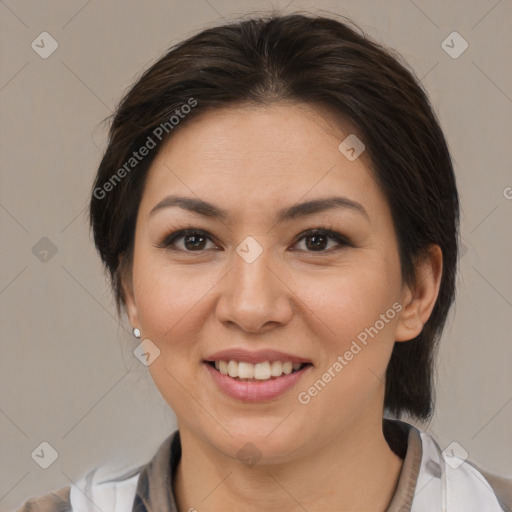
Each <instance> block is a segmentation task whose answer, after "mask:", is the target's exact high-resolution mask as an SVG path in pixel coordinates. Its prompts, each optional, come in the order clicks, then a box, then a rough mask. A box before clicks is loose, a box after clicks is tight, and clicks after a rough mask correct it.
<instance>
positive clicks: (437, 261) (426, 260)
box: [395, 244, 443, 341]
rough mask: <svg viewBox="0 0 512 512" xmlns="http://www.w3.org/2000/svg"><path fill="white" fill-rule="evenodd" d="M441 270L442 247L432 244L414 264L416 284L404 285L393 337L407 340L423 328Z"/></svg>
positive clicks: (439, 280) (434, 300) (396, 339)
mask: <svg viewBox="0 0 512 512" xmlns="http://www.w3.org/2000/svg"><path fill="white" fill-rule="evenodd" d="M442 270H443V254H442V251H441V248H440V247H439V246H438V245H437V244H432V245H430V246H429V248H428V250H427V252H426V254H424V255H423V256H421V257H420V258H419V261H417V263H416V265H415V273H416V284H415V285H413V286H411V287H409V286H407V285H406V286H405V287H404V293H403V297H402V306H403V309H402V311H401V313H400V318H399V321H398V324H397V327H396V331H395V341H409V340H411V339H413V338H415V337H416V336H418V335H419V334H420V332H421V331H422V329H423V326H424V325H425V323H426V322H427V320H428V319H429V317H430V314H431V313H432V310H433V309H434V305H435V303H436V300H437V296H438V294H439V287H440V285H441V276H442Z"/></svg>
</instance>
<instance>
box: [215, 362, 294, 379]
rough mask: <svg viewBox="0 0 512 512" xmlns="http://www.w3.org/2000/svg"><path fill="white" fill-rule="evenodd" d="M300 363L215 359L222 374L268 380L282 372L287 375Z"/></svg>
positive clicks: (279, 375) (216, 365)
mask: <svg viewBox="0 0 512 512" xmlns="http://www.w3.org/2000/svg"><path fill="white" fill-rule="evenodd" d="M300 367H301V363H292V362H290V361H285V362H284V363H283V362H281V361H272V363H270V362H269V361H265V362H263V363H256V364H252V363H247V362H245V361H233V360H231V361H215V368H216V369H217V370H219V372H220V373H222V374H223V375H229V376H230V377H233V378H239V379H256V380H269V379H270V378H272V377H281V375H283V373H284V374H285V375H289V374H290V373H292V371H294V370H298V369H299V368H300Z"/></svg>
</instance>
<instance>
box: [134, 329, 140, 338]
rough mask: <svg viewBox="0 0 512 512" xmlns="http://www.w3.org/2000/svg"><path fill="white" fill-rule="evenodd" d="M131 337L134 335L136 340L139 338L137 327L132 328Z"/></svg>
mask: <svg viewBox="0 0 512 512" xmlns="http://www.w3.org/2000/svg"><path fill="white" fill-rule="evenodd" d="M133 335H134V336H135V337H136V338H140V329H137V327H134V328H133Z"/></svg>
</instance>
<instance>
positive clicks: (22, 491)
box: [0, 0, 512, 510]
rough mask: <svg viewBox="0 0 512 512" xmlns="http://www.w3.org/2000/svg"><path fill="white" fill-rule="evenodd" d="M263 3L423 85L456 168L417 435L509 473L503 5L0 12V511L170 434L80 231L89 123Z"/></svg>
mask: <svg viewBox="0 0 512 512" xmlns="http://www.w3.org/2000/svg"><path fill="white" fill-rule="evenodd" d="M272 7H277V8H280V9H282V12H291V11H295V10H307V11H309V12H313V13H315V12H316V13H319V14H328V13H329V12H332V13H337V14H342V15H346V16H349V17H351V18H352V19H353V20H354V21H355V22H356V23H357V24H359V26H361V28H362V29H363V30H365V31H366V32H367V33H368V34H369V35H371V36H373V37H375V38H376V39H378V40H379V41H381V42H383V43H385V44H386V45H389V46H392V47H393V48H395V49H396V50H398V51H399V52H400V53H401V54H402V55H403V56H404V58H405V59H406V60H407V61H408V62H409V64H410V65H411V66H412V67H413V69H414V70H415V72H416V74H417V75H418V77H420V78H421V79H422V80H423V83H424V84H425V87H426V89H427V90H428V93H429V94H430V96H431V98H432V101H433V103H434V105H435V108H436V111H437V112H438V114H439V117H440V120H441V124H442V127H443V129H444V131H445V134H446V137H447V140H448V143H449V146H450V148H451V151H452V154H453V158H454V161H455V169H456V173H457V178H458V184H459V188H460V196H461V203H462V219H461V222H462V226H461V232H462V238H463V241H464V246H463V248H462V251H463V255H462V258H461V271H460V275H459V278H458V287H459V288H458V299H457V303H456V307H455V308H454V309H453V310H452V312H451V315H450V320H449V324H448V326H447V328H446V330H445V333H444V336H443V340H442V348H441V351H440V358H439V366H438V400H437V408H436V415H435V418H434V419H433V421H432V422H431V424H430V430H431V431H432V432H434V433H435V435H437V436H438V439H439V441H440V442H441V444H442V445H443V447H445V446H448V445H449V444H450V443H451V442H452V441H457V442H458V443H459V444H460V445H461V446H462V447H464V449H465V450H466V451H467V452H468V453H469V457H470V459H472V460H473V461H474V462H476V463H478V464H480V465H482V466H483V467H485V468H487V469H491V470H493V471H495V472H497V473H501V474H503V475H508V476H510V477H512V442H511V441H512V440H511V431H512V429H511V425H512V378H511V372H510V362H511V356H512V343H511V341H512V336H511V334H510V332H511V328H512V323H511V318H512V272H511V271H510V255H511V254H512V237H511V236H510V235H511V229H510V226H511V213H512V189H511V188H510V187H512V173H511V168H510V162H511V160H512V154H511V153H512V152H511V150H510V146H511V145H510V135H511V119H512V116H511V110H512V99H511V97H512V80H511V78H512V76H511V66H510V54H511V47H512V44H511V43H512V32H511V31H510V20H511V19H512V5H511V1H510V0H501V1H496V0H473V1H470V2H469V1H462V0H460V1H450V2H447V1H445V0H443V1H440V0H436V1H430V2H427V1H426V0H415V1H414V2H413V1H407V0H395V1H391V0H390V1H387V2H376V1H375V2H370V1H361V0H353V1H343V2H341V1H338V2H332V1H331V2H328V1H316V2H315V5H313V2H306V1H300V0H294V1H291V2H290V0H286V1H283V2H279V1H274V2H268V1H260V2H256V1H242V2H240V1H238V2H235V1H231V0H210V1H208V2H207V1H203V0H192V1H187V2H175V1H162V0H160V1H157V0H154V1H146V2H140V1H139V2H137V1H123V2H121V1H104V2H100V1H98V0H92V1H83V0H82V1H67V2H57V1H32V2H30V1H13V0H9V1H8V0H5V1H3V2H0V37H1V48H2V69H1V72H0V91H1V92H0V104H1V114H2V119H3V121H4V122H3V123H2V128H1V130H2V132H1V140H2V146H1V159H2V188H1V195H0V223H1V229H2V246H1V247H2V248H1V258H2V259H1V261H2V265H1V266H0V307H1V324H0V325H1V339H2V345H1V348H2V357H1V359H0V379H1V390H2V392H1V397H0V430H1V438H0V439H1V453H0V464H1V467H0V509H1V510H11V509H12V508H14V507H15V506H17V505H18V504H19V503H20V502H21V501H22V500H24V499H26V498H27V497H28V496H32V495H38V494H41V493H44V492H48V491H49V490H50V489H55V488H59V487H62V486H64V485H71V484H72V483H73V482H75V481H77V480H78V479H79V478H80V477H81V476H83V474H84V473H85V472H86V471H88V470H90V469H91V468H93V467H95V466H98V465H101V464H111V465H112V464H129V463H142V462H145V461H147V460H149V458H150V457H151V456H152V454H153V453H154V451H155V450H156V449H157V448H158V446H159V444H160V443H161V442H162V440H163V439H164V438H165V437H166V436H167V435H169V433H170V432H172V431H173V430H174V429H175V428H176V424H175V420H174V415H173V413H172V412H171V411H170V410H169V407H168V406H167V404H166V403H165V402H164V401H163V399H162V398H161V397H160V395H159V393H158V391H157V390H156V388H155V387H154V385H153V383H152V380H151V377H150V376H149V374H148V372H147V369H146V368H145V367H144V366H143V365H142V364H141V363H140V362H139V361H138V360H137V359H136V358H135V357H134V356H133V354H132V351H133V349H134V348H135V347H136V346H137V344H138V342H137V341H136V340H135V339H134V338H132V337H131V334H130V332H129V331H128V329H127V326H128V324H127V322H126V321H123V322H122V323H118V322H117V320H116V317H115V310H114V307H113V302H112V296H111V293H110V291H109V289H108V286H107V282H106V280H105V278H104V277H103V275H102V269H101V266H100V261H99V257H98V256H97V255H96V253H95V250H94V248H93V244H92V241H91V239H90V236H89V231H88V226H87V223H86V218H85V217H84V213H85V207H86V204H87V202H88V194H89V190H90V187H91V184H92V180H93V176H94V173H95V170H96V167H97V165H98V163H99V159H100V157H101V153H102V150H103V149H104V148H105V137H106V130H105V126H104V125H102V124H101V121H102V120H103V119H104V118H105V117H106V116H107V115H109V114H110V113H111V110H112V109H113V107H114V106H115V104H116V102H117V101H118V100H119V99H120V98H121V96H122V95H123V92H125V91H126V88H127V87H128V86H129V85H130V84H131V83H132V82H133V81H134V79H135V78H136V77H137V76H138V75H139V74H140V73H141V71H142V70H143V69H144V68H146V67H147V66H148V65H149V64H150V63H152V62H154V61H155V60H157V59H158V58H159V57H160V56H161V55H162V53H163V52H164V51H165V50H166V49H167V48H168V47H169V46H170V45H171V44H173V43H175V42H177V41H179V40H182V39H184V38H186V37H188V36H190V35H192V34H194V33H196V32H198V31H199V30H201V29H203V28H206V27H208V26H212V25H216V24H218V23H220V22H222V21H223V20H224V19H225V20H231V19H232V18H233V17H234V16H236V15H239V14H243V13H248V12H255V11H258V12H265V11H267V10H268V9H269V8H272ZM43 31H46V32H49V33H50V34H51V36H52V37H53V38H54V39H55V40H56V41H57V42H58V45H59V46H58V49H57V50H56V51H55V52H54V53H53V54H52V55H51V56H50V57H48V58H47V59H43V58H41V57H40V56H39V54H38V53H36V52H35V51H34V50H33V49H32V47H31V43H32V41H34V40H36V42H37V41H38V40H39V41H40V39H37V38H38V36H39V34H41V33H42V32H43ZM453 31H457V32H458V33H460V35H461V36H462V37H463V38H464V39H465V40H466V41H467V42H468V44H469V47H468V49H467V50H466V51H465V52H464V53H463V54H462V55H460V56H459V57H458V58H452V57H451V56H450V55H448V54H447V53H446V52H445V51H444V49H443V47H442V42H443V40H445V39H446V37H447V36H448V35H449V34H450V33H451V32H453ZM450 44H451V43H450ZM453 45H459V43H453ZM46 48H48V46H46ZM458 48H460V46H455V50H457V49H458ZM507 197H508V198H507ZM43 237H47V238H48V239H49V240H50V241H51V243H52V244H54V246H55V247H56V249H57V252H56V253H55V254H54V255H53V254H52V252H51V247H50V245H49V243H48V241H47V240H43V241H42V242H40V240H41V238H43ZM38 243H39V244H40V245H36V244H38ZM34 246H36V249H33V247H34ZM45 248H46V249H49V248H50V251H49V252H48V253H47V254H45V253H44V252H42V251H44V250H45ZM41 259H42V260H43V261H41ZM43 441H47V442H48V443H50V445H51V446H53V447H54V448H55V450H56V451H57V452H58V458H57V459H56V460H55V462H54V463H53V464H52V465H51V466H50V467H49V468H48V469H42V468H41V467H39V465H38V464H36V462H35V461H34V460H33V459H32V457H31V453H32V452H33V451H34V450H35V449H36V448H37V447H38V446H39V445H40V443H41V442H43Z"/></svg>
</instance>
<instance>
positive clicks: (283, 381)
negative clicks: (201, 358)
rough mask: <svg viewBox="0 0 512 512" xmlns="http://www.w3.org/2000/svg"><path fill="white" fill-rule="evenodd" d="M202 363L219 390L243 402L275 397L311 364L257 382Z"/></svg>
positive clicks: (295, 380)
mask: <svg viewBox="0 0 512 512" xmlns="http://www.w3.org/2000/svg"><path fill="white" fill-rule="evenodd" d="M203 364H204V365H205V366H206V369H207V370H208V372H209V373H210V375H211V376H212V378H213V380H214V381H215V382H216V384H217V386H219V388H220V389H221V391H223V392H224V393H226V395H229V396H230V397H232V398H236V399H237V400H243V401H245V402H263V401H266V400H272V399H274V398H277V397H278V396H280V395H282V394H283V393H284V392H285V391H287V390H288V389H290V388H291V387H293V386H294V385H295V384H297V382H299V380H300V379H301V378H302V377H303V376H304V374H305V373H306V372H308V371H309V369H310V368H311V366H305V367H304V368H302V369H301V370H299V371H298V372H293V373H290V374H288V375H282V376H281V377H278V378H277V379H271V380H263V381H261V382H258V381H240V380H235V379H233V378H231V377H230V376H229V375H223V374H222V373H220V372H219V371H218V370H216V369H215V368H213V367H212V366H210V365H209V364H208V363H203Z"/></svg>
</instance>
